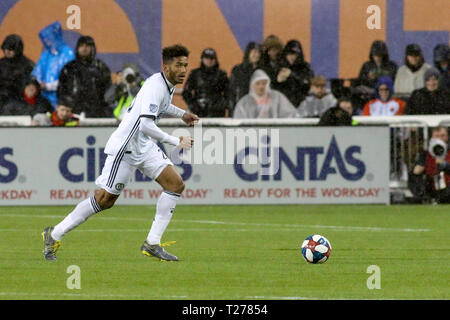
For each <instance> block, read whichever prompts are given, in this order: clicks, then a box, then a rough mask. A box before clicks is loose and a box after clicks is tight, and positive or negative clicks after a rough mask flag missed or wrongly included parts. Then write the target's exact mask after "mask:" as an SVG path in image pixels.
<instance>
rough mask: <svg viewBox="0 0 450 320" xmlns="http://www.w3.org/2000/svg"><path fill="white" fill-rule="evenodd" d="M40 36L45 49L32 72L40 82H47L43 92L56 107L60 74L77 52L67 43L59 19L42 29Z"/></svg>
mask: <svg viewBox="0 0 450 320" xmlns="http://www.w3.org/2000/svg"><path fill="white" fill-rule="evenodd" d="M39 38H40V39H41V42H42V44H43V45H44V50H43V52H42V54H41V57H40V58H39V61H38V63H37V64H36V67H35V68H34V70H33V72H32V74H33V76H34V77H35V78H36V79H37V80H38V81H39V82H40V83H43V82H44V83H45V85H46V89H45V91H43V92H42V94H43V95H44V97H46V98H47V99H48V100H49V101H50V102H51V104H52V105H53V107H54V108H55V107H56V104H57V102H58V98H57V94H56V90H57V88H58V81H59V74H60V72H61V69H62V68H63V67H64V65H65V64H66V63H68V62H69V61H72V60H73V59H74V58H75V54H74V52H73V50H72V49H71V48H70V47H69V46H68V45H67V44H66V43H65V41H64V39H63V33H62V27H61V23H59V22H58V21H57V22H54V23H52V24H51V25H49V26H47V27H45V28H44V29H42V30H41V32H39Z"/></svg>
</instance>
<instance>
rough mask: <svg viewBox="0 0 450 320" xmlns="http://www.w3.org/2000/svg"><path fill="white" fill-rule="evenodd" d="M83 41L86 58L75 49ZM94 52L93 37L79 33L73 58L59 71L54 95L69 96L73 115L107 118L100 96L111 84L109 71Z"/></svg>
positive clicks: (103, 101)
mask: <svg viewBox="0 0 450 320" xmlns="http://www.w3.org/2000/svg"><path fill="white" fill-rule="evenodd" d="M83 44H86V45H88V46H90V47H91V51H90V54H89V56H88V57H86V58H84V57H81V56H80V55H79V54H78V48H79V47H80V46H81V45H83ZM96 55H97V50H96V46H95V42H94V39H92V38H91V37H89V36H81V37H80V38H79V39H78V41H77V47H76V59H75V60H73V61H71V62H69V63H68V64H67V65H65V66H64V68H63V69H62V70H61V75H60V79H59V86H58V97H62V96H69V97H71V98H72V99H73V100H74V102H75V104H74V108H73V110H72V112H73V113H74V114H80V113H81V112H84V113H85V114H86V117H110V116H111V115H112V110H110V108H109V107H108V104H107V103H106V101H105V98H104V96H105V92H106V90H107V89H108V88H109V86H110V85H111V72H110V70H109V68H108V66H107V65H106V64H105V63H104V62H103V61H101V60H99V59H97V58H96Z"/></svg>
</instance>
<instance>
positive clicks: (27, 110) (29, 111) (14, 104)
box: [0, 78, 53, 116]
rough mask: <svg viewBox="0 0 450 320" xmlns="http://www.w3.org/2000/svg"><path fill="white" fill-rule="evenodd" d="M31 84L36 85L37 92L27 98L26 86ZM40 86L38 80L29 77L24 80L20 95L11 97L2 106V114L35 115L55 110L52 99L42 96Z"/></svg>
mask: <svg viewBox="0 0 450 320" xmlns="http://www.w3.org/2000/svg"><path fill="white" fill-rule="evenodd" d="M29 84H33V85H34V86H35V87H36V89H37V92H36V94H35V96H34V97H32V98H28V99H27V98H26V97H25V87H26V86H28V85H29ZM40 87H41V86H40V84H39V82H38V81H37V80H35V79H32V78H28V79H27V80H26V81H24V82H23V85H22V88H21V95H20V97H15V98H14V99H10V100H9V102H8V103H6V104H5V105H4V106H3V108H1V112H0V114H2V115H14V116H19V115H24V116H27V115H30V116H34V115H35V114H37V113H47V112H53V107H52V105H51V104H50V101H48V100H47V99H46V98H45V97H43V96H42V94H41V90H40Z"/></svg>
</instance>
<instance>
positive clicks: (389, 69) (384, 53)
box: [358, 40, 397, 88]
mask: <svg viewBox="0 0 450 320" xmlns="http://www.w3.org/2000/svg"><path fill="white" fill-rule="evenodd" d="M374 56H380V57H382V62H381V65H380V66H378V65H377V64H376V63H375V60H374V58H373V57H374ZM396 73H397V64H396V63H395V62H393V61H391V60H390V59H389V51H388V48H387V45H386V43H384V42H383V41H379V40H378V41H374V42H373V43H372V46H371V48H370V53H369V61H367V62H365V63H364V64H363V65H362V67H361V70H360V71H359V77H358V79H359V80H360V81H361V84H362V85H365V86H368V87H371V88H375V85H376V83H377V81H378V79H379V77H382V76H388V77H390V78H391V79H392V81H394V80H395V75H396ZM370 75H372V77H370Z"/></svg>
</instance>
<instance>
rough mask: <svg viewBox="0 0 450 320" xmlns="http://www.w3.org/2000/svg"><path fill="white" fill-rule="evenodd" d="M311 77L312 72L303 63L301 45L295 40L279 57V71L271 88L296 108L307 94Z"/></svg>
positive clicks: (290, 42) (305, 63)
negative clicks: (281, 94)
mask: <svg viewBox="0 0 450 320" xmlns="http://www.w3.org/2000/svg"><path fill="white" fill-rule="evenodd" d="M312 77H314V72H313V71H312V69H311V67H310V65H309V63H307V62H306V61H305V58H304V56H303V49H302V45H301V44H300V42H298V41H297V40H291V41H289V42H288V43H287V44H286V46H285V47H284V50H283V53H282V55H281V60H280V69H279V71H278V75H277V78H276V80H275V83H273V84H272V87H273V88H274V89H276V90H278V91H280V92H282V93H283V94H284V95H285V96H286V97H287V98H288V99H289V101H291V103H292V104H293V105H294V106H298V105H300V103H301V102H302V101H303V100H304V99H305V97H306V95H307V94H308V92H309V89H310V85H311V79H312Z"/></svg>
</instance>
